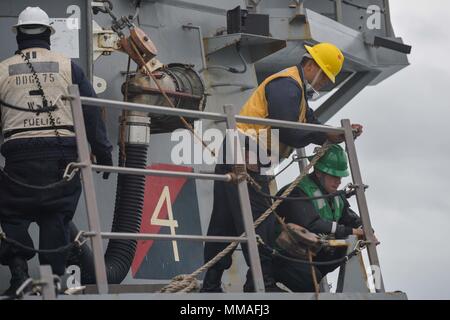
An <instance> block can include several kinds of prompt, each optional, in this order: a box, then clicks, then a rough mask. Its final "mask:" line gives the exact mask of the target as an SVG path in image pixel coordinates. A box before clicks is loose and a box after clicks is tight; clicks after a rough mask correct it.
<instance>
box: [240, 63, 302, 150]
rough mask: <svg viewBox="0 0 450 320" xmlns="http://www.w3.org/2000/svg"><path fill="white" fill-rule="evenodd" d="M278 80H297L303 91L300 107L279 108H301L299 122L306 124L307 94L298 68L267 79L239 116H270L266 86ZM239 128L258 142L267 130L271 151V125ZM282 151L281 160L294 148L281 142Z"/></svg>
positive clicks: (283, 71)
mask: <svg viewBox="0 0 450 320" xmlns="http://www.w3.org/2000/svg"><path fill="white" fill-rule="evenodd" d="M278 78H291V79H293V80H295V81H296V82H297V83H298V85H299V87H300V88H301V90H302V99H301V101H300V105H298V106H279V107H285V108H293V107H297V108H299V111H300V112H299V118H298V122H301V123H305V122H306V111H307V104H306V100H305V92H304V90H303V82H302V79H301V77H300V73H299V71H298V68H297V67H295V66H294V67H290V68H287V69H284V70H282V71H280V72H278V73H276V74H273V75H271V76H270V77H268V78H267V79H265V80H264V81H263V82H262V83H261V84H260V85H259V86H258V88H256V90H255V92H253V94H252V95H251V96H250V98H249V99H248V100H247V102H246V103H245V105H244V106H243V107H242V109H241V111H240V113H239V115H241V116H247V117H256V118H267V117H268V116H269V107H268V103H267V99H266V86H267V84H268V83H269V82H270V81H272V80H274V79H278ZM237 128H238V130H239V131H240V132H242V133H244V134H246V135H247V136H250V137H251V138H253V139H255V140H256V141H258V137H259V131H260V130H262V129H266V130H267V140H266V141H267V149H268V150H269V148H270V147H269V146H270V144H271V139H272V137H271V135H270V129H271V126H269V125H263V124H252V123H238V124H237ZM279 150H280V156H281V158H284V157H287V156H289V154H290V153H291V152H292V148H291V147H289V146H286V145H283V144H282V143H281V142H280V146H279Z"/></svg>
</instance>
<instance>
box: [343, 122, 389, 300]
mask: <svg viewBox="0 0 450 320" xmlns="http://www.w3.org/2000/svg"><path fill="white" fill-rule="evenodd" d="M341 124H342V127H343V128H344V129H345V145H346V148H347V154H348V160H349V164H350V170H351V173H352V179H353V184H354V185H356V186H357V188H356V201H357V203H358V209H359V215H360V216H361V220H362V225H363V230H364V234H365V236H366V240H367V241H368V242H369V243H368V244H367V253H368V256H369V261H370V267H371V269H372V271H374V272H376V273H378V274H376V275H374V276H375V277H377V278H378V280H379V283H378V286H379V287H378V288H376V291H377V292H384V283H383V277H382V275H381V268H380V262H379V260H378V253H377V248H376V245H377V244H376V241H375V236H374V234H373V229H372V224H371V222H370V216H369V207H368V206H367V200H366V195H365V193H364V184H363V181H362V176H361V171H360V169H359V163H358V156H357V154H356V147H355V142H354V139H353V131H352V127H351V124H350V120H348V119H344V120H342V121H341ZM374 266H375V267H376V268H377V269H378V270H373V267H374Z"/></svg>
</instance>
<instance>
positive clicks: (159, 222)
mask: <svg viewBox="0 0 450 320" xmlns="http://www.w3.org/2000/svg"><path fill="white" fill-rule="evenodd" d="M164 202H166V206H167V213H168V219H160V218H159V217H158V216H159V213H160V212H161V209H162V207H163V204H164ZM150 223H151V224H152V225H155V226H162V227H169V228H170V234H171V235H173V236H174V235H175V228H178V221H177V220H174V219H173V212H172V201H170V192H169V187H168V186H165V187H164V189H163V191H162V192H161V196H160V197H159V200H158V204H157V205H156V208H155V211H153V214H152V218H151V220H150ZM172 247H173V256H174V258H175V261H180V255H179V254H178V245H177V242H176V241H175V240H172Z"/></svg>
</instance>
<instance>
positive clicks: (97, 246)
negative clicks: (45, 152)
mask: <svg viewBox="0 0 450 320" xmlns="http://www.w3.org/2000/svg"><path fill="white" fill-rule="evenodd" d="M69 94H70V104H71V107H72V115H73V123H74V127H75V135H76V141H77V148H78V159H79V161H80V163H82V164H83V165H82V167H81V169H80V170H81V177H82V182H83V194H84V199H85V201H86V211H87V218H88V224H89V231H91V232H94V236H92V237H91V243H92V251H93V254H94V267H95V278H96V280H97V288H98V293H99V294H106V293H108V279H107V276H106V268H105V260H104V252H103V242H102V241H103V240H102V237H101V235H100V232H101V229H100V217H99V214H98V208H97V199H96V196H95V186H94V177H93V172H92V167H91V165H92V163H91V159H90V153H89V148H88V144H87V136H86V128H85V126H84V117H83V110H82V107H81V100H80V92H79V90H78V86H76V85H72V86H69Z"/></svg>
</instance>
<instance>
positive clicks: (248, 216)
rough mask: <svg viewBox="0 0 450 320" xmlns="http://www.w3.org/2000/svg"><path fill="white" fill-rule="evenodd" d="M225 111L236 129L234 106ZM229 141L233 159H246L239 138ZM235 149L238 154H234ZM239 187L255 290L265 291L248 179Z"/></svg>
mask: <svg viewBox="0 0 450 320" xmlns="http://www.w3.org/2000/svg"><path fill="white" fill-rule="evenodd" d="M224 111H225V114H226V115H227V129H229V130H236V119H235V116H234V112H233V106H232V105H226V106H224ZM227 143H228V145H227V147H228V148H227V152H230V155H231V159H245V157H244V155H243V154H242V149H241V145H240V141H239V139H236V146H234V145H233V141H228V142H227ZM235 147H236V148H235ZM235 151H236V154H234V152H235ZM237 187H238V193H239V204H240V206H241V214H242V218H243V220H244V228H245V235H246V237H247V238H248V242H247V244H248V254H249V257H250V269H251V271H252V276H253V284H254V287H255V292H264V291H265V287H264V280H263V274H262V268H261V260H260V257H259V250H258V244H257V242H256V232H255V227H254V225H253V214H252V208H251V206H250V195H249V193H248V187H247V181H246V180H243V181H240V182H239V183H238V185H237Z"/></svg>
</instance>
